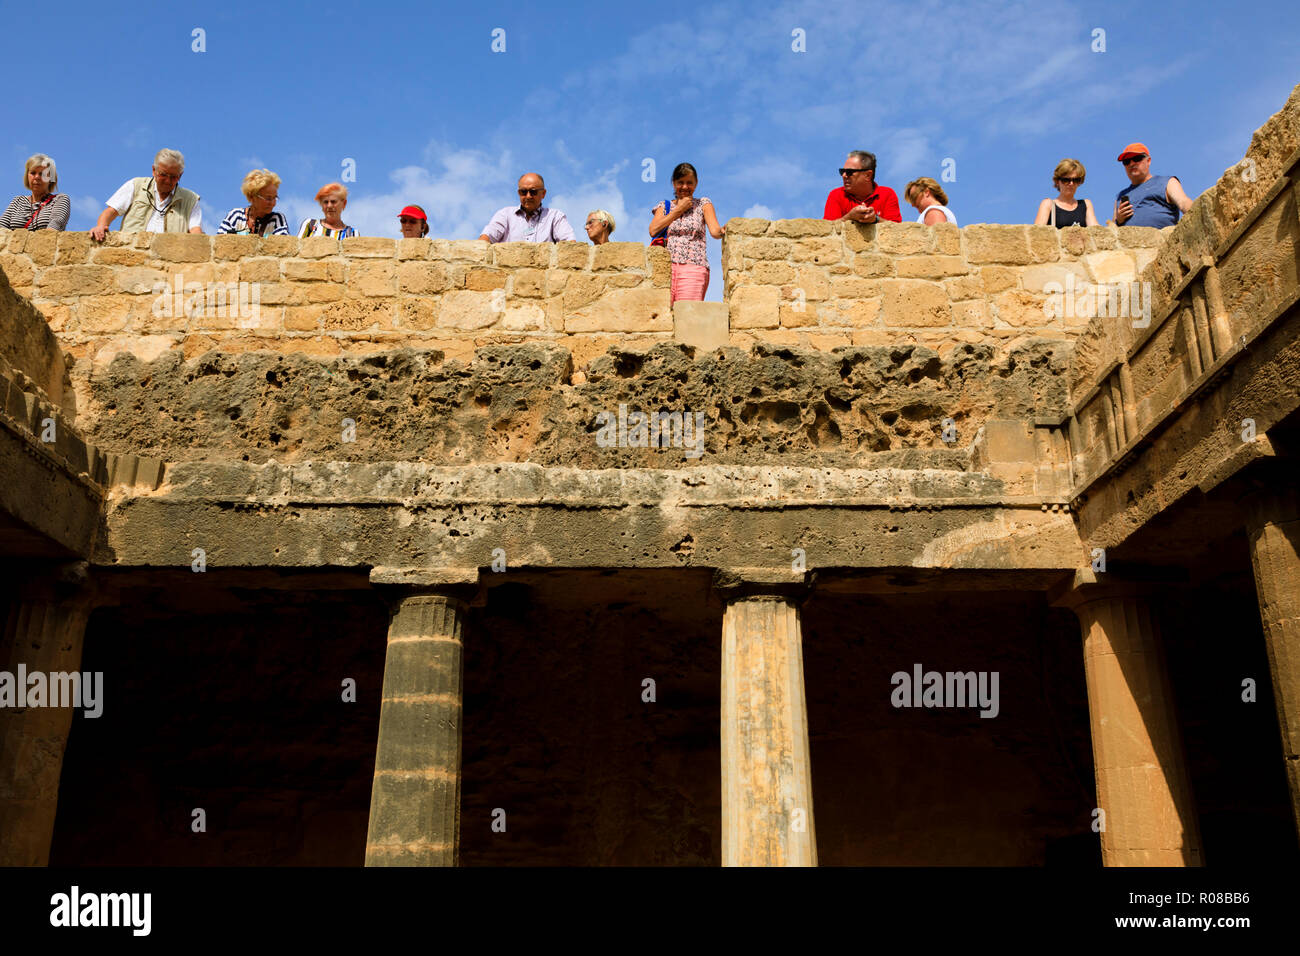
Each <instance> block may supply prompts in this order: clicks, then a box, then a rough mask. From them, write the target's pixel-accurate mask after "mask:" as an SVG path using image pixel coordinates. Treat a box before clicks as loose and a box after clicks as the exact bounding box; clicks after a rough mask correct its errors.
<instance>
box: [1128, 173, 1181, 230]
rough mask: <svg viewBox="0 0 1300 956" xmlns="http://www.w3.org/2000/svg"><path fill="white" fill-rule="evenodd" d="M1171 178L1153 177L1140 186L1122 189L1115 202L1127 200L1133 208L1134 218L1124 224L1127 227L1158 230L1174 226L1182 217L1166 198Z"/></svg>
mask: <svg viewBox="0 0 1300 956" xmlns="http://www.w3.org/2000/svg"><path fill="white" fill-rule="evenodd" d="M1172 178H1173V177H1171V176H1152V177H1151V178H1150V179H1148V180H1147V181H1146V182H1144V183H1142V184H1141V185H1138V186H1129V187H1128V188H1126V189H1121V190H1120V191H1119V193H1118V194H1117V195H1116V196H1115V202H1116V203H1117V204H1118V203H1121V202H1123V201H1124V200H1125V199H1127V200H1128V201H1129V203H1131V204H1132V206H1133V218H1132V219H1130V220H1129V221H1128V222H1126V223H1124V225H1126V226H1155V227H1156V228H1157V229H1159V228H1163V227H1164V226H1172V225H1173V224H1174V223H1176V222H1177V221H1178V217H1179V215H1180V213H1179V211H1178V207H1177V206H1175V205H1174V204H1173V203H1171V202H1170V201H1169V200H1168V199H1166V198H1165V190H1166V189H1168V188H1169V180H1170V179H1172Z"/></svg>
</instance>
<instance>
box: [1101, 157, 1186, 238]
mask: <svg viewBox="0 0 1300 956" xmlns="http://www.w3.org/2000/svg"><path fill="white" fill-rule="evenodd" d="M1119 161H1120V162H1121V163H1123V164H1124V172H1126V173H1127V174H1128V179H1129V183H1130V185H1129V186H1127V187H1126V188H1124V189H1121V190H1120V191H1119V194H1118V195H1117V196H1116V197H1115V218H1114V219H1111V220H1110V221H1109V222H1108V223H1107V225H1110V224H1111V223H1114V224H1115V225H1117V226H1155V227H1156V228H1157V229H1160V228H1163V227H1165V226H1172V225H1173V224H1174V223H1176V222H1177V221H1178V217H1179V215H1180V214H1181V213H1184V212H1188V211H1189V210H1190V209H1191V208H1192V200H1191V198H1190V197H1188V195H1187V193H1185V192H1183V184H1182V183H1180V182H1179V181H1178V177H1177V176H1152V175H1151V150H1149V149H1147V147H1146V144H1145V143H1129V144H1128V145H1127V146H1125V147H1124V152H1122V153H1120V154H1119Z"/></svg>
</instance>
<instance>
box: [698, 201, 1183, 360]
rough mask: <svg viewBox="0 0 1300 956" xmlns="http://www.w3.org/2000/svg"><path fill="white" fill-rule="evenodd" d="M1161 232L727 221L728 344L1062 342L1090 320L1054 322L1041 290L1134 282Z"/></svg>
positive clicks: (1157, 244)
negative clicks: (747, 340)
mask: <svg viewBox="0 0 1300 956" xmlns="http://www.w3.org/2000/svg"><path fill="white" fill-rule="evenodd" d="M1164 232H1165V230H1160V229H1149V228H1140V227H1130V228H1124V229H1116V228H1114V227H1106V226H1094V227H1090V228H1086V229H1078V228H1075V229H1062V230H1058V229H1056V228H1054V227H1052V226H1024V225H1012V226H1002V225H973V226H966V227H964V228H960V229H959V228H958V227H956V226H951V225H942V226H924V225H921V224H919V223H901V224H899V223H882V224H880V225H874V226H862V225H858V224H856V223H833V222H826V221H824V220H821V219H789V220H781V221H776V222H768V221H767V220H763V219H732V220H731V221H730V222H729V223H728V224H727V235H726V237H725V238H724V239H723V257H722V258H723V271H724V275H725V279H726V291H727V302H728V305H729V306H730V319H731V330H732V342H733V344H739V343H740V341H742V340H743V338H744V337H746V336H752V337H753V338H754V339H758V340H765V341H786V342H789V341H798V342H800V343H801V344H808V345H813V346H817V347H823V348H831V347H834V346H838V345H850V344H852V345H888V344H895V343H898V342H914V343H917V344H922V345H929V346H932V347H940V346H943V347H947V346H950V345H951V344H953V343H974V342H997V341H1004V340H1009V339H1016V338H1021V337H1025V336H1041V337H1047V338H1055V339H1061V338H1070V337H1073V336H1074V335H1076V334H1077V333H1078V332H1079V331H1081V330H1082V329H1083V328H1084V326H1086V325H1087V322H1088V320H1087V318H1082V319H1079V318H1075V317H1074V316H1071V315H1055V316H1054V315H1052V314H1050V313H1051V311H1052V310H1051V309H1050V307H1049V303H1048V295H1047V292H1046V289H1045V287H1046V286H1047V285H1048V284H1049V283H1053V282H1056V283H1062V284H1063V283H1064V282H1065V281H1066V280H1067V278H1068V277H1069V276H1071V275H1073V276H1074V278H1075V281H1076V282H1091V283H1109V282H1121V281H1128V280H1131V279H1133V278H1134V277H1135V276H1136V274H1137V273H1138V272H1140V271H1141V270H1142V269H1144V268H1145V267H1146V266H1147V265H1149V264H1150V263H1151V262H1152V261H1153V260H1154V259H1155V257H1156V252H1157V250H1158V248H1159V247H1160V245H1161V244H1162V243H1163V242H1164V240H1165V235H1164Z"/></svg>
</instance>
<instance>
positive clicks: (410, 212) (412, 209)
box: [397, 206, 429, 222]
mask: <svg viewBox="0 0 1300 956" xmlns="http://www.w3.org/2000/svg"><path fill="white" fill-rule="evenodd" d="M397 215H398V218H401V217H402V216H410V217H411V218H412V219H423V220H424V221H425V222H428V221H429V217H428V216H426V215H425V214H424V210H423V209H421V208H420V207H419V206H407V207H406V208H405V209H403V210H402V211H401V212H399V213H398V214H397Z"/></svg>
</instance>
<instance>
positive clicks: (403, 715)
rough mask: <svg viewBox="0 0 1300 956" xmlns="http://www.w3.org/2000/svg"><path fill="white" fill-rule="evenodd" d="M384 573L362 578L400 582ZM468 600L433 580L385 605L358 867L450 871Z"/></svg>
mask: <svg viewBox="0 0 1300 956" xmlns="http://www.w3.org/2000/svg"><path fill="white" fill-rule="evenodd" d="M386 571H387V569H378V568H377V569H375V572H372V574H371V580H372V581H373V582H375V583H379V584H383V583H390V582H391V580H393V579H395V578H396V577H398V576H399V575H400V572H398V573H394V574H386V573H385V572H386ZM474 574H475V577H477V572H475V573H474ZM408 577H409V575H408ZM468 596H469V595H468V594H467V593H466V588H465V586H464V585H455V584H448V583H443V584H433V585H429V584H425V585H414V586H413V585H410V584H407V585H405V586H404V587H402V588H401V590H400V591H399V592H398V593H397V594H396V595H395V596H394V598H393V601H392V604H393V611H392V618H391V619H390V621H389V625H388V653H387V655H386V657H385V658H384V686H383V693H382V701H381V703H380V711H379V744H378V747H377V750H376V754H375V779H374V786H373V788H372V790H371V798H370V827H369V832H368V834H367V836H366V866H455V865H456V864H457V861H458V859H459V843H460V753H461V710H462V706H463V700H462V673H463V667H464V661H463V649H464V642H463V633H462V632H463V629H464V624H465V613H466V609H467V600H466V599H467V598H468Z"/></svg>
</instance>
